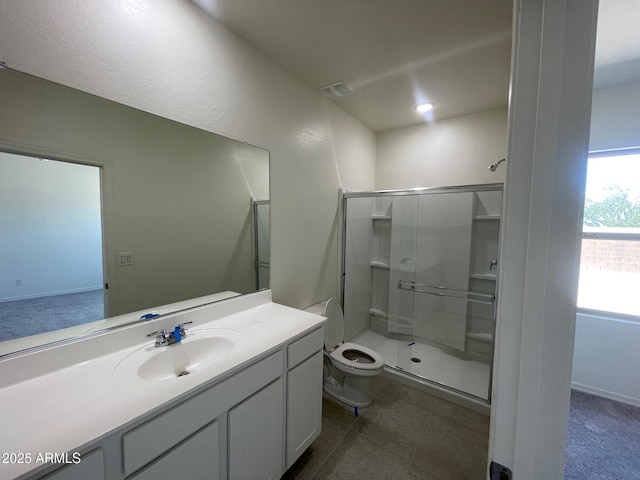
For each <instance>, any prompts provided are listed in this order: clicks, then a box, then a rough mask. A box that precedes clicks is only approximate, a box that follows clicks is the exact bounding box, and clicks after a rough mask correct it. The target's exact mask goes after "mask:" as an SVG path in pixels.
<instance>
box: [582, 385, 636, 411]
mask: <svg viewBox="0 0 640 480" xmlns="http://www.w3.org/2000/svg"><path fill="white" fill-rule="evenodd" d="M571 388H573V389H574V390H578V391H579V392H584V393H590V394H591V395H597V396H598V397H604V398H608V399H609V400H615V401H616V402H622V403H626V404H627V405H633V406H635V407H640V399H637V398H633V397H629V396H628V395H621V394H619V393H616V392H610V391H608V390H603V389H601V388H597V387H592V386H590V385H583V384H581V383H577V382H571Z"/></svg>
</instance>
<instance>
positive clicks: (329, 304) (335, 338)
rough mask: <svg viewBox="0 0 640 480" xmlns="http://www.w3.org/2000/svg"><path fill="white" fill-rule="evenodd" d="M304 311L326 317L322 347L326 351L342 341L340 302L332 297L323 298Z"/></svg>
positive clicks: (342, 329)
mask: <svg viewBox="0 0 640 480" xmlns="http://www.w3.org/2000/svg"><path fill="white" fill-rule="evenodd" d="M305 311H306V312H309V313H315V314H316V315H322V316H323V317H327V323H325V325H324V348H325V350H327V351H328V352H330V351H332V350H333V349H335V348H336V347H337V346H338V345H340V344H341V343H342V342H343V341H344V316H343V315H342V308H340V304H338V302H337V301H336V300H335V299H333V298H330V299H329V300H325V301H323V302H320V303H316V304H315V305H311V306H310V307H309V308H306V309H305Z"/></svg>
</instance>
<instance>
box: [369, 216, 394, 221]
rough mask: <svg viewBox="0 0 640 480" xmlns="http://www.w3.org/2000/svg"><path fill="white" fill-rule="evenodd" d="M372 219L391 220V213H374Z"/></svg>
mask: <svg viewBox="0 0 640 480" xmlns="http://www.w3.org/2000/svg"><path fill="white" fill-rule="evenodd" d="M371 220H391V215H373V216H372V217H371Z"/></svg>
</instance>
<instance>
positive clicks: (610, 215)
mask: <svg viewBox="0 0 640 480" xmlns="http://www.w3.org/2000/svg"><path fill="white" fill-rule="evenodd" d="M638 182H640V178H639V179H638ZM607 190H608V192H607V194H606V196H605V197H604V198H603V199H601V200H593V199H592V198H587V199H586V200H585V204H584V225H585V227H639V228H640V197H637V196H635V197H634V196H632V193H631V190H629V189H628V188H622V187H621V186H620V185H618V184H617V183H616V184H613V185H609V186H608V187H607Z"/></svg>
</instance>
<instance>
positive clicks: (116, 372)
mask: <svg viewBox="0 0 640 480" xmlns="http://www.w3.org/2000/svg"><path fill="white" fill-rule="evenodd" d="M186 322H192V323H191V324H189V325H187V327H189V329H188V330H187V335H186V337H185V338H184V339H183V340H182V341H181V342H180V343H177V344H175V345H170V346H163V347H158V348H156V347H154V339H153V338H147V337H146V335H147V334H149V333H152V332H154V331H156V330H159V329H163V330H166V331H170V330H173V328H174V327H175V326H176V325H179V324H181V323H186ZM324 322H325V319H324V317H320V316H317V315H313V314H311V313H307V312H303V311H299V310H296V309H293V308H289V307H285V306H282V305H278V304H275V303H272V302H271V294H270V291H263V292H258V293H255V294H250V295H244V296H242V297H236V298H232V299H228V300H224V301H222V302H218V303H215V304H212V305H208V306H203V307H198V308H194V309H191V310H188V311H183V312H178V313H176V314H173V315H167V316H163V317H161V318H159V319H154V320H152V321H149V322H144V323H142V324H136V325H132V326H129V327H125V328H122V329H118V330H116V331H114V332H111V333H105V334H101V335H97V336H95V337H92V338H85V339H82V340H79V341H77V342H72V343H70V344H67V345H62V346H56V347H52V348H50V349H47V350H43V351H38V352H33V353H29V354H25V355H21V356H18V357H15V358H9V359H4V360H2V361H0V374H1V377H0V378H2V380H1V381H2V388H1V389H0V430H1V431H2V435H1V436H0V444H1V448H0V453H1V454H2V458H0V461H1V463H0V478H2V479H6V480H9V479H34V480H35V479H47V480H85V479H92V480H115V479H118V480H121V479H132V480H133V479H135V480H146V479H153V480H162V479H175V478H180V479H183V480H189V479H198V478H207V479H262V478H264V479H269V478H273V479H277V478H280V477H281V475H282V474H283V473H284V472H285V470H286V469H287V468H289V467H290V466H291V465H292V464H293V463H294V462H295V460H296V459H297V458H298V457H299V456H300V455H301V454H302V452H304V450H305V449H306V448H307V447H308V446H309V445H310V444H311V442H313V440H314V439H315V438H316V437H317V436H318V435H319V434H320V428H321V408H322V346H323V339H324V334H323V324H324Z"/></svg>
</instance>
